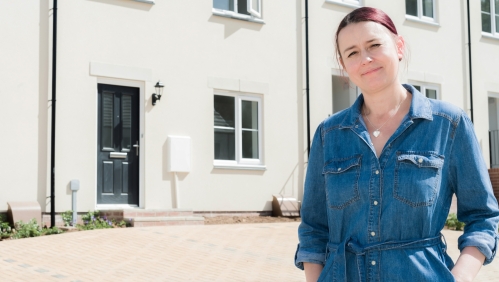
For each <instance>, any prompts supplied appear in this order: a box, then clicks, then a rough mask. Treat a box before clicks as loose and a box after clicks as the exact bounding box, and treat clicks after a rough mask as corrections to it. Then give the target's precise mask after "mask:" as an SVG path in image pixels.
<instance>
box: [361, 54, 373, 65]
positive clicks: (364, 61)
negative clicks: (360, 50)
mask: <svg viewBox="0 0 499 282" xmlns="http://www.w3.org/2000/svg"><path fill="white" fill-rule="evenodd" d="M372 61H373V59H372V58H371V56H370V55H369V54H367V53H364V54H362V64H368V63H370V62H372Z"/></svg>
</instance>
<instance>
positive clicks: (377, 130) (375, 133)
mask: <svg viewBox="0 0 499 282" xmlns="http://www.w3.org/2000/svg"><path fill="white" fill-rule="evenodd" d="M406 98H407V97H406ZM404 101H405V98H404V99H402V101H400V103H399V104H398V106H397V107H396V108H395V114H394V115H393V116H391V117H389V118H388V119H387V120H386V121H385V122H384V123H383V124H382V125H381V126H380V127H378V128H376V126H375V125H374V124H373V123H372V122H371V120H369V118H368V117H367V114H365V113H364V116H365V117H366V119H367V121H368V122H369V124H370V125H371V126H372V127H374V128H376V129H375V130H374V131H373V136H374V137H378V136H379V134H380V133H381V132H380V131H379V130H380V129H381V128H382V127H383V126H384V125H385V124H386V123H387V122H388V121H389V120H390V119H391V118H392V117H394V116H395V115H396V114H397V112H398V110H399V108H400V105H402V103H403V102H404Z"/></svg>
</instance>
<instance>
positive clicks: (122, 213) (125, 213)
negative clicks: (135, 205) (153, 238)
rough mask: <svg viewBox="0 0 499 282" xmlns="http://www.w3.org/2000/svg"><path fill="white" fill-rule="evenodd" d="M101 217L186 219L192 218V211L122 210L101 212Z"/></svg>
mask: <svg viewBox="0 0 499 282" xmlns="http://www.w3.org/2000/svg"><path fill="white" fill-rule="evenodd" d="M100 213H101V216H106V217H108V218H114V219H124V220H129V221H131V220H132V219H134V218H138V217H177V216H180V217H187V216H193V212H192V209H124V210H102V211H100Z"/></svg>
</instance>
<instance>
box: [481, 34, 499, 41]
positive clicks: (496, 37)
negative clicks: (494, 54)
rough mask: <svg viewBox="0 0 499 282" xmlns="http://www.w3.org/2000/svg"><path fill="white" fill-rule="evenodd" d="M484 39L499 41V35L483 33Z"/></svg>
mask: <svg viewBox="0 0 499 282" xmlns="http://www.w3.org/2000/svg"><path fill="white" fill-rule="evenodd" d="M482 37H486V38H490V39H495V40H499V34H496V35H494V34H492V33H487V32H482Z"/></svg>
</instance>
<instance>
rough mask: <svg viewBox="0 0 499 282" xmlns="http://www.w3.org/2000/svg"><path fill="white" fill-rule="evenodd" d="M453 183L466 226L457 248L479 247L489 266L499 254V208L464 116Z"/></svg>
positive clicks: (456, 141)
mask: <svg viewBox="0 0 499 282" xmlns="http://www.w3.org/2000/svg"><path fill="white" fill-rule="evenodd" d="M451 174H452V175H451V179H454V181H453V182H454V183H453V186H454V192H455V193H456V196H457V218H458V220H459V221H462V222H464V223H465V224H466V225H465V227H464V233H463V235H461V236H460V237H459V240H458V247H459V250H461V251H462V250H463V249H464V248H465V247H469V246H473V247H476V248H477V249H478V250H479V251H480V252H481V253H482V254H483V255H484V256H485V257H486V259H485V263H484V265H486V264H489V263H490V262H492V260H493V259H494V256H495V254H496V250H497V240H498V235H497V226H498V221H499V208H498V204H497V200H496V198H495V196H494V194H493V191H492V185H491V183H490V176H489V174H488V170H487V167H486V165H485V162H484V159H483V155H482V152H481V150H480V146H479V144H478V140H477V139H476V136H475V132H474V129H473V124H472V123H471V121H470V120H469V118H468V117H467V116H466V114H465V113H464V112H463V113H462V115H461V119H460V120H459V123H458V125H457V127H456V131H455V136H454V142H453V147H452V153H451Z"/></svg>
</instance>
